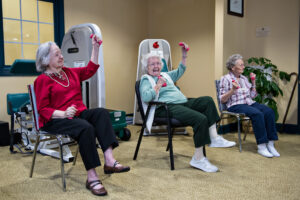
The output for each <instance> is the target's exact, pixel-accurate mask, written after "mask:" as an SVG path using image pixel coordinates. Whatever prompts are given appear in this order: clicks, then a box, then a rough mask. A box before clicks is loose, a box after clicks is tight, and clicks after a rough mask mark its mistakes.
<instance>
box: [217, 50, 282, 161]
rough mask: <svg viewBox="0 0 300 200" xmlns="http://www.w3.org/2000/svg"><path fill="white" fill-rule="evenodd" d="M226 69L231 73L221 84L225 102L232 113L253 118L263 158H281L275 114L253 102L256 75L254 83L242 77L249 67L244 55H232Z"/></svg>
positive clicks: (253, 78)
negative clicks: (277, 142) (277, 144)
mask: <svg viewBox="0 0 300 200" xmlns="http://www.w3.org/2000/svg"><path fill="white" fill-rule="evenodd" d="M226 67H227V69H228V70H229V73H228V74H227V75H225V76H223V77H222V78H221V81H220V97H219V98H220V99H221V102H222V103H226V105H227V110H228V111H230V112H235V113H245V114H246V115H247V116H248V117H250V119H251V122H252V126H253V131H254V134H255V138H256V143H257V147H258V151H257V152H258V153H259V154H260V155H262V156H265V157H273V156H275V157H279V156H280V154H279V153H278V152H277V150H276V149H275V147H274V141H275V140H278V136H277V131H276V125H275V114H274V111H273V110H272V109H271V108H269V107H268V106H266V105H263V104H259V103H257V102H255V101H254V100H252V98H255V97H256V96H257V92H256V89H255V74H252V78H251V80H252V84H251V83H250V82H249V81H248V78H247V77H245V76H243V75H242V73H243V72H244V68H245V66H244V62H243V57H242V56H241V55H240V54H234V55H232V56H230V57H229V58H228V60H227V62H226Z"/></svg>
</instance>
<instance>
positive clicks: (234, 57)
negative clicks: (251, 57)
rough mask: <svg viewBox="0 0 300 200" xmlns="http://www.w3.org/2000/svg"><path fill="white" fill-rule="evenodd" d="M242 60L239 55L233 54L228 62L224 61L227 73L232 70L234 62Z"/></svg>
mask: <svg viewBox="0 0 300 200" xmlns="http://www.w3.org/2000/svg"><path fill="white" fill-rule="evenodd" d="M240 59H241V60H242V59H243V56H241V55H240V54H233V55H232V56H230V57H229V58H228V60H227V61H226V67H227V69H228V70H229V71H231V70H232V67H233V66H235V65H236V61H237V60H240Z"/></svg>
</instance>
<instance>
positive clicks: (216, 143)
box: [208, 135, 236, 147]
mask: <svg viewBox="0 0 300 200" xmlns="http://www.w3.org/2000/svg"><path fill="white" fill-rule="evenodd" d="M235 145H236V143H235V142H231V141H228V140H226V139H224V138H223V137H222V136H220V135H218V136H217V137H216V138H213V139H211V143H210V144H209V145H208V146H209V147H233V146H235Z"/></svg>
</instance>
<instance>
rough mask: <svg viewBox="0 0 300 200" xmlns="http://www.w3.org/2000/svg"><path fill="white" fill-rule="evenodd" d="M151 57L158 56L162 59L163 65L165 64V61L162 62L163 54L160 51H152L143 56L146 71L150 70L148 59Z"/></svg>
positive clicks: (142, 61) (143, 65)
mask: <svg viewBox="0 0 300 200" xmlns="http://www.w3.org/2000/svg"><path fill="white" fill-rule="evenodd" d="M149 58H158V59H159V61H160V64H161V66H163V62H162V59H163V58H162V56H161V55H160V54H159V52H158V51H151V52H150V53H147V54H145V55H143V56H142V60H141V63H142V67H143V70H144V72H145V73H147V72H148V60H149Z"/></svg>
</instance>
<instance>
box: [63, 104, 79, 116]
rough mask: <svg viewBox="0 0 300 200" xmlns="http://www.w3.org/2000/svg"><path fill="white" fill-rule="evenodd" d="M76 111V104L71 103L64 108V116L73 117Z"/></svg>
mask: <svg viewBox="0 0 300 200" xmlns="http://www.w3.org/2000/svg"><path fill="white" fill-rule="evenodd" d="M76 112H77V108H76V106H74V105H72V106H70V107H68V108H67V110H65V118H73V117H74V116H75V114H76Z"/></svg>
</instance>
